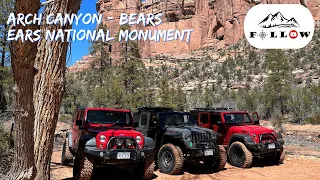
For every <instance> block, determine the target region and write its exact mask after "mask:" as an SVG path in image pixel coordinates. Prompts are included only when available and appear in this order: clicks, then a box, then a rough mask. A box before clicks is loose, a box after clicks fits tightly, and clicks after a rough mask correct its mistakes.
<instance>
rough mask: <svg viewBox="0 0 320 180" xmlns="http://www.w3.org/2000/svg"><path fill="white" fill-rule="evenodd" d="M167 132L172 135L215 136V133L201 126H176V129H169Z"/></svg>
mask: <svg viewBox="0 0 320 180" xmlns="http://www.w3.org/2000/svg"><path fill="white" fill-rule="evenodd" d="M166 132H172V133H211V134H214V133H215V132H214V131H212V130H210V129H207V128H201V127H199V126H175V127H170V126H169V127H167V128H166Z"/></svg>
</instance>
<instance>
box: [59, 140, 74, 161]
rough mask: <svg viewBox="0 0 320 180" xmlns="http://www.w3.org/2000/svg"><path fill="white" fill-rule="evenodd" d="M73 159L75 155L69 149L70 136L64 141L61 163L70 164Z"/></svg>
mask: <svg viewBox="0 0 320 180" xmlns="http://www.w3.org/2000/svg"><path fill="white" fill-rule="evenodd" d="M72 160H73V155H72V154H71V152H70V150H69V142H68V138H66V139H65V141H64V143H63V147H62V152H61V164H62V165H69V163H70V162H72Z"/></svg>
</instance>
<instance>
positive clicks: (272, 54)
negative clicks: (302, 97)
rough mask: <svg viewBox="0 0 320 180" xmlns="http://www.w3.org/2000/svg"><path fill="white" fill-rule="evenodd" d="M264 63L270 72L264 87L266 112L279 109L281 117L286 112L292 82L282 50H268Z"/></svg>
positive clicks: (289, 69)
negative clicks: (265, 62)
mask: <svg viewBox="0 0 320 180" xmlns="http://www.w3.org/2000/svg"><path fill="white" fill-rule="evenodd" d="M266 61H267V66H268V69H269V70H270V71H271V73H270V74H269V78H268V82H267V84H266V86H265V91H266V98H267V99H266V103H267V107H268V111H269V112H273V111H275V108H276V107H279V108H280V112H281V114H282V115H283V114H285V113H287V112H288V104H287V102H288V99H289V97H290V92H291V85H290V82H291V80H292V75H291V68H290V66H289V63H288V60H287V58H286V56H285V53H284V51H283V50H268V51H267V54H266Z"/></svg>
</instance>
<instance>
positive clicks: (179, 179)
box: [51, 151, 320, 180]
mask: <svg viewBox="0 0 320 180" xmlns="http://www.w3.org/2000/svg"><path fill="white" fill-rule="evenodd" d="M51 168H52V179H59V180H71V179H72V167H71V166H70V167H65V166H61V164H60V152H59V151H56V152H54V153H53V156H52V166H51ZM319 172H320V159H319V158H314V157H307V156H292V155H290V156H287V159H286V160H285V162H284V164H281V165H279V166H264V167H257V166H255V167H253V168H250V169H239V168H235V167H233V166H230V165H227V166H226V168H225V169H224V170H223V171H220V172H218V173H212V172H204V171H201V167H198V165H194V164H187V165H186V167H185V168H184V173H182V174H181V175H176V176H170V175H165V174H162V173H160V172H159V171H156V172H155V173H154V178H155V179H157V180H165V179H170V180H187V179H188V180H189V179H190V180H191V179H192V180H193V179H199V180H210V179H222V180H228V179H241V180H251V179H252V180H253V179H254V180H256V179H259V180H270V179H277V180H280V179H288V180H289V179H290V180H295V179H296V180H301V179H306V180H312V179H315V180H316V179H319ZM98 174H99V177H98V178H97V179H104V180H107V179H117V180H120V179H123V180H125V179H127V180H129V179H132V171H130V170H129V169H114V168H112V169H111V168H105V169H101V170H99V172H98ZM102 174H103V175H102ZM106 174H107V176H105V175H106Z"/></svg>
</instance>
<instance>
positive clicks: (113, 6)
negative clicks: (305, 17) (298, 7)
mask: <svg viewBox="0 0 320 180" xmlns="http://www.w3.org/2000/svg"><path fill="white" fill-rule="evenodd" d="M182 2H183V1H182V0H170V1H169V0H146V1H144V2H142V3H141V2H140V1H139V0H99V1H98V2H97V11H98V12H99V13H103V15H104V17H115V19H114V20H107V19H105V24H106V25H107V26H108V28H109V29H110V30H111V33H112V34H116V33H117V32H118V31H119V15H120V13H121V12H127V13H132V12H136V13H138V12H143V13H150V12H152V13H154V14H157V13H163V14H164V15H165V17H163V21H164V22H163V23H162V24H161V25H159V26H157V27H153V26H152V27H150V26H148V27H140V28H141V29H144V30H145V29H150V30H156V29H158V30H168V29H178V30H184V29H194V31H193V32H192V35H191V40H190V42H189V43H188V42H186V41H183V42H181V41H169V42H153V41H144V42H139V46H140V51H141V56H142V57H143V58H146V57H150V56H154V55H159V54H181V53H190V52H191V51H192V50H196V49H200V48H203V47H216V48H217V49H221V48H224V47H225V46H228V45H231V44H233V43H235V42H237V41H238V40H239V39H240V38H242V37H243V36H244V34H243V23H244V18H245V15H246V13H247V12H248V10H249V9H250V8H251V7H252V6H254V5H255V4H258V3H269V4H270V3H282V4H290V3H292V4H294V3H295V4H297V3H300V1H299V0H184V3H182ZM303 2H305V3H306V5H307V7H308V8H309V9H310V11H311V13H312V14H313V16H314V18H315V20H319V19H320V0H306V1H303ZM183 7H184V8H183ZM112 54H113V56H114V58H117V57H119V42H113V48H112Z"/></svg>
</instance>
